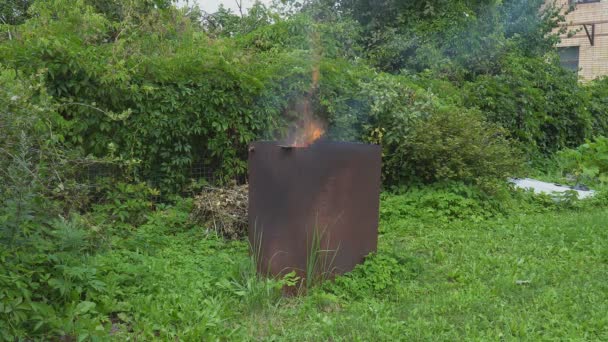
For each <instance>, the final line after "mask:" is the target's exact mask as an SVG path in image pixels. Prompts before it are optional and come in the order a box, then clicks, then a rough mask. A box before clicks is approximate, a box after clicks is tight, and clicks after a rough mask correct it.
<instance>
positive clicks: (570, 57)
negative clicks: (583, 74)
mask: <svg viewBox="0 0 608 342" xmlns="http://www.w3.org/2000/svg"><path fill="white" fill-rule="evenodd" d="M557 52H558V54H559V60H560V63H561V65H562V67H563V68H564V69H567V70H571V71H573V72H576V73H578V56H579V47H578V46H569V47H562V48H558V50H557Z"/></svg>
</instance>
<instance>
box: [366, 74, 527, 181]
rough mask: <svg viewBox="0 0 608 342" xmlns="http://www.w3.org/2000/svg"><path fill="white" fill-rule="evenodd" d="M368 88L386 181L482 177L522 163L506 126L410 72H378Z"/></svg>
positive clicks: (371, 130)
mask: <svg viewBox="0 0 608 342" xmlns="http://www.w3.org/2000/svg"><path fill="white" fill-rule="evenodd" d="M364 92H365V94H366V96H368V97H369V98H370V99H371V110H370V124H369V125H368V126H367V127H366V128H367V130H368V133H367V135H368V137H367V140H368V141H370V142H374V143H378V144H381V145H382V147H383V163H384V176H385V181H386V182H387V184H404V183H409V182H411V181H413V180H423V181H425V182H433V181H438V180H458V181H465V182H469V183H471V182H477V183H483V182H486V181H490V180H492V179H500V178H505V177H507V176H510V175H513V173H515V172H516V171H517V170H518V168H519V165H520V164H521V161H520V159H519V158H518V156H517V152H516V150H514V149H513V148H512V147H511V143H510V141H509V140H508V139H507V138H506V132H504V130H502V129H500V128H499V127H496V125H493V124H491V123H488V122H487V121H485V120H484V119H483V118H482V117H481V115H480V114H479V113H478V112H476V111H471V110H468V109H465V108H462V107H460V106H459V105H457V104H452V100H448V101H442V100H441V99H440V98H438V97H437V96H436V95H434V94H433V93H431V92H430V91H424V90H422V89H421V88H420V87H419V86H417V85H416V84H414V83H413V82H412V81H411V80H410V79H408V78H406V77H403V76H390V75H380V76H378V77H377V78H376V79H375V80H374V81H373V82H371V83H369V84H367V85H365V86H364Z"/></svg>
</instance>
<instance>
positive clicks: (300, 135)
mask: <svg viewBox="0 0 608 342" xmlns="http://www.w3.org/2000/svg"><path fill="white" fill-rule="evenodd" d="M323 134H325V125H324V124H323V122H321V121H320V120H318V119H315V118H313V117H312V115H310V116H309V115H305V118H304V119H303V120H302V125H301V126H299V127H298V128H297V131H296V133H295V136H294V138H293V141H292V143H291V146H294V147H308V146H310V145H311V144H312V143H314V142H315V141H317V140H318V139H319V138H321V137H322V136H323Z"/></svg>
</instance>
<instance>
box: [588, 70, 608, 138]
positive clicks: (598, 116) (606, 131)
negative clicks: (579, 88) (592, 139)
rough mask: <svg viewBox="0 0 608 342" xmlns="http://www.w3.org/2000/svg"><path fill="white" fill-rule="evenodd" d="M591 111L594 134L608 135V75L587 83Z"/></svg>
mask: <svg viewBox="0 0 608 342" xmlns="http://www.w3.org/2000/svg"><path fill="white" fill-rule="evenodd" d="M586 90H587V91H588V92H589V107H588V108H589V111H590V112H591V116H592V117H593V134H594V135H595V136H605V137H606V136H608V77H603V78H599V79H596V80H594V81H592V82H591V83H589V85H587V87H586Z"/></svg>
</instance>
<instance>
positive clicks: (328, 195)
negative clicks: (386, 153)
mask: <svg viewBox="0 0 608 342" xmlns="http://www.w3.org/2000/svg"><path fill="white" fill-rule="evenodd" d="M380 172H381V150H380V147H379V146H376V145H367V144H358V143H343V142H323V141H321V142H317V143H314V144H313V145H311V146H309V147H305V148H298V147H284V146H283V147H282V146H280V145H278V144H277V143H276V142H256V143H253V144H251V146H250V149H249V241H250V244H251V246H252V247H253V253H255V255H256V259H257V264H258V271H259V272H261V273H263V274H266V275H273V276H276V275H282V274H286V273H288V272H291V271H296V272H297V273H298V274H300V275H304V273H305V270H306V264H307V258H309V257H310V255H309V254H311V246H312V243H313V242H314V241H315V237H316V238H318V239H319V241H320V249H321V250H324V251H326V258H328V259H329V262H327V260H326V262H325V265H327V266H326V267H330V268H331V269H327V270H324V271H330V272H331V274H332V275H334V274H339V273H344V272H348V271H350V270H352V269H353V268H354V267H355V266H356V265H357V264H358V263H361V262H362V261H363V259H364V258H365V256H366V255H368V254H369V253H371V252H374V251H375V250H376V246H377V240H378V209H379V196H380V182H381V180H380V178H381V175H380ZM315 234H316V235H315Z"/></svg>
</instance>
